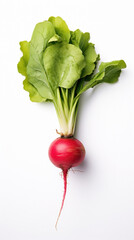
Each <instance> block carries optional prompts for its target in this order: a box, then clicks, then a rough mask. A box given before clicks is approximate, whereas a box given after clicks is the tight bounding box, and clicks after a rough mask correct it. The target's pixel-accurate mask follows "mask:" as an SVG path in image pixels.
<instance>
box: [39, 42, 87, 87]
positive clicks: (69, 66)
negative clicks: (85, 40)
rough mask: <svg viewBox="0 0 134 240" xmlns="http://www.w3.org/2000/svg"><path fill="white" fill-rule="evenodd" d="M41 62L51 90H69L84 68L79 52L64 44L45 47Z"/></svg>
mask: <svg viewBox="0 0 134 240" xmlns="http://www.w3.org/2000/svg"><path fill="white" fill-rule="evenodd" d="M43 61H44V67H45V70H46V74H47V77H48V81H49V84H50V85H51V87H53V88H57V87H58V86H60V87H63V88H71V87H72V86H73V85H74V84H75V82H76V81H77V80H78V79H79V78H80V75H81V71H82V69H83V67H84V66H85V62H84V56H83V55H82V52H81V50H80V49H79V48H77V47H75V46H74V45H72V44H67V43H65V42H64V43H55V44H54V45H51V46H49V47H47V48H46V50H45V52H44V56H43Z"/></svg>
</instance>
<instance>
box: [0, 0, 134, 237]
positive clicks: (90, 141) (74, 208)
mask: <svg viewBox="0 0 134 240" xmlns="http://www.w3.org/2000/svg"><path fill="white" fill-rule="evenodd" d="M132 2H133V1H129V0H127V1H119V0H112V1H107V0H101V1H95V0H93V1H85V0H82V1H80V2H78V1H76V0H75V1H71V0H69V1H62V0H55V1H51V0H49V1H45V0H38V1H28V0H23V1H17V0H12V1H6V0H4V1H1V2H0V89H1V90H0V239H1V240H9V239H10V240H18V239H19V240H61V239H62V240H63V239H65V240H68V239H70V240H73V239H78V240H81V239H85V240H88V239H90V240H133V239H134V72H133V68H134V67H133V66H134V57H133V54H134V47H133V46H134V36H133V22H134V18H133V17H132V16H133V6H132ZM52 15H53V16H58V15H59V16H61V17H62V18H63V19H64V20H66V22H67V24H68V26H69V28H70V29H71V30H75V29H77V28H80V29H81V30H82V31H83V32H84V31H89V32H90V34H91V41H92V42H93V43H95V44H96V45H95V46H96V51H97V52H98V53H100V55H101V60H102V61H112V60H116V59H124V60H125V61H126V63H127V69H125V70H124V71H123V73H122V74H121V77H120V80H119V82H118V83H116V84H114V85H109V84H102V85H101V86H98V87H96V88H95V89H94V90H93V91H92V92H91V91H88V92H87V93H86V94H84V95H83V96H82V98H81V102H80V108H79V114H78V121H77V134H76V136H77V138H78V139H79V140H81V141H82V142H83V144H84V145H85V148H86V158H85V163H84V164H83V165H82V166H80V167H78V168H77V169H80V170H82V171H84V172H75V173H73V172H71V171H70V173H69V176H68V191H67V196H66V200H65V205H64V209H63V212H62V215H61V218H60V220H59V225H58V231H56V230H55V228H54V225H55V221H56V218H57V215H58V211H59V208H60V204H61V199H62V193H63V181H62V178H61V176H60V175H59V173H60V169H58V168H55V167H54V166H53V165H52V164H51V162H50V161H49V159H48V147H49V145H50V143H51V141H53V140H54V139H55V138H56V137H57V135H56V133H55V129H56V128H59V125H58V120H57V117H56V114H55V110H54V107H53V106H52V104H50V103H46V104H45V103H44V104H36V103H32V102H30V100H29V97H28V93H27V92H25V91H24V90H23V87H22V81H23V77H22V76H21V75H20V74H18V72H17V67H16V65H17V62H18V61H19V58H20V57H21V52H20V50H19V41H23V40H28V41H29V40H30V38H31V34H32V31H33V29H34V26H35V24H36V23H38V22H40V21H43V20H46V19H48V17H49V16H52Z"/></svg>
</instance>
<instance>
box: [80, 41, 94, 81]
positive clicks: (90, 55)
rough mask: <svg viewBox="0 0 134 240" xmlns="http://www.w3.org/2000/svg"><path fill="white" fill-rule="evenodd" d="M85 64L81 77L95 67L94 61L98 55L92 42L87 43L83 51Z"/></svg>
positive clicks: (88, 73)
mask: <svg viewBox="0 0 134 240" xmlns="http://www.w3.org/2000/svg"><path fill="white" fill-rule="evenodd" d="M83 54H84V56H85V61H86V66H85V68H84V69H83V71H82V75H81V77H85V76H87V75H90V74H91V73H92V72H93V71H94V69H95V62H96V61H97V58H98V55H97V53H96V51H95V47H94V44H92V43H88V46H87V48H86V50H85V51H84V53H83Z"/></svg>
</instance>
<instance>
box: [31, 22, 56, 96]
mask: <svg viewBox="0 0 134 240" xmlns="http://www.w3.org/2000/svg"><path fill="white" fill-rule="evenodd" d="M54 35H55V30H54V27H53V25H52V23H51V22H49V21H44V22H41V23H38V24H37V25H36V26H35V29H34V32H33V35H32V39H31V42H30V58H29V62H28V66H27V74H28V81H29V82H30V83H31V84H32V85H33V86H34V87H35V88H36V89H37V90H38V92H39V94H40V95H41V96H42V97H43V98H45V99H52V92H51V88H50V86H49V83H48V79H47V76H46V71H45V69H44V66H43V52H44V50H45V49H46V47H47V43H48V41H49V40H50V39H51V38H52V37H53V36H54Z"/></svg>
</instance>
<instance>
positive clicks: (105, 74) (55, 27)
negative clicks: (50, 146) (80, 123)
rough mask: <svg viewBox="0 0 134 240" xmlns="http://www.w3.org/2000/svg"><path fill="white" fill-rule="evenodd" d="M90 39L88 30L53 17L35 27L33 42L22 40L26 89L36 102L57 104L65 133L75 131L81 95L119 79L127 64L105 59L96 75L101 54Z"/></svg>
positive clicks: (21, 65) (21, 47)
mask: <svg viewBox="0 0 134 240" xmlns="http://www.w3.org/2000/svg"><path fill="white" fill-rule="evenodd" d="M89 40H90V35H89V33H87V32H86V33H82V32H81V31H80V30H79V29H77V30H76V31H74V32H73V31H70V30H69V28H68V26H67V24H66V23H65V21H64V20H63V19H62V18H60V17H50V18H49V19H48V21H44V22H41V23H38V24H37V25H36V26H35V29H34V31H33V34H32V38H31V41H30V42H27V41H23V42H20V49H21V51H22V53H23V56H22V57H21V59H20V61H19V63H18V71H19V73H21V74H22V75H24V76H25V80H24V81H23V85H24V89H25V90H26V91H28V92H29V96H30V100H31V101H33V102H43V101H46V100H48V101H52V102H53V103H54V106H55V109H56V112H57V115H58V118H59V122H60V126H61V133H60V134H61V135H64V136H70V135H71V136H72V135H73V134H74V130H75V123H76V116H77V109H78V101H79V97H80V95H81V94H82V93H83V92H84V91H86V90H87V89H89V88H92V87H94V86H95V85H97V84H99V83H102V82H107V83H115V82H117V81H118V78H119V76H120V73H121V69H122V68H125V67H126V64H125V62H124V61H123V60H119V61H112V62H108V63H103V62H102V63H101V64H100V66H99V70H98V72H97V73H96V74H95V73H94V71H95V68H96V65H97V62H98V60H99V58H100V57H99V55H98V54H97V53H96V51H95V47H94V44H92V43H91V42H89Z"/></svg>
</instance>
